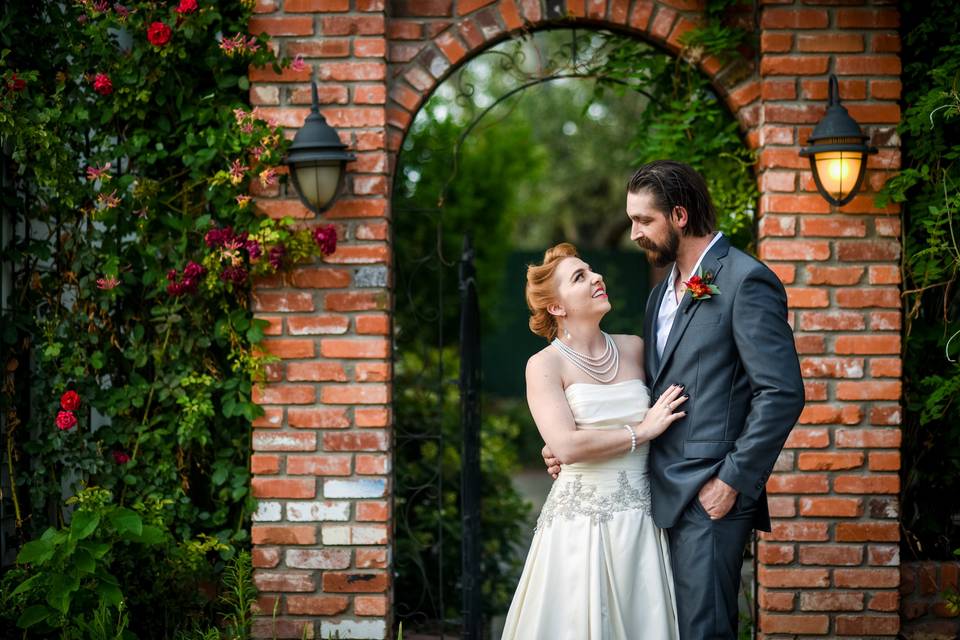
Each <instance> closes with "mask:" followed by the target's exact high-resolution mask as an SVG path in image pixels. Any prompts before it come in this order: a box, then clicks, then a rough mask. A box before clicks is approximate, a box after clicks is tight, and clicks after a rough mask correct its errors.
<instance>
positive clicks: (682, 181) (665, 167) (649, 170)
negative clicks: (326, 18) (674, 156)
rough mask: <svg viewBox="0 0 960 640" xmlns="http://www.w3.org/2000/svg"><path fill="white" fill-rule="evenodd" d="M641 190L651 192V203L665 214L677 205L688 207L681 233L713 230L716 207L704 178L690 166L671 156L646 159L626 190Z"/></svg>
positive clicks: (699, 233) (695, 234)
mask: <svg viewBox="0 0 960 640" xmlns="http://www.w3.org/2000/svg"><path fill="white" fill-rule="evenodd" d="M642 191H645V192H647V193H650V194H652V195H653V204H654V206H655V207H656V208H657V209H659V210H660V211H662V212H663V213H664V215H666V216H668V217H669V216H670V215H672V212H673V208H674V207H676V206H681V207H683V208H684V209H686V210H687V216H688V217H689V223H688V224H687V226H686V227H685V228H684V230H683V235H689V236H706V235H710V234H712V233H713V232H714V231H715V230H716V228H717V210H716V209H715V208H714V206H713V200H711V199H710V192H709V191H708V190H707V182H706V180H704V179H703V176H701V175H700V174H699V173H697V171H696V170H695V169H694V168H693V167H691V166H689V165H686V164H683V163H682V162H675V161H673V160H654V161H653V162H648V163H647V164H645V165H643V166H642V167H640V168H639V169H637V172H636V173H634V174H633V177H632V178H630V182H629V184H628V185H627V192H628V193H640V192H642Z"/></svg>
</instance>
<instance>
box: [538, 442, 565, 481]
mask: <svg viewBox="0 0 960 640" xmlns="http://www.w3.org/2000/svg"><path fill="white" fill-rule="evenodd" d="M540 455H542V456H543V464H545V465H547V473H549V474H550V475H551V476H553V479H554V480H556V479H557V478H558V477H559V476H560V459H559V458H557V457H556V456H554V455H553V451H550V447H548V446H547V445H543V449H542V450H541V451H540Z"/></svg>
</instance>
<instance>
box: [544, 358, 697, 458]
mask: <svg viewBox="0 0 960 640" xmlns="http://www.w3.org/2000/svg"><path fill="white" fill-rule="evenodd" d="M545 356H546V354H542V353H541V354H537V355H536V356H534V357H532V358H530V360H529V361H528V362H527V372H526V377H527V404H528V405H529V406H530V413H531V414H532V415H533V420H534V422H536V423H537V429H539V430H540V435H541V436H542V437H543V440H544V442H546V443H547V446H548V447H549V448H550V450H551V451H552V452H553V454H554V455H555V456H556V457H557V458H559V459H560V461H561V462H562V463H563V464H571V463H574V462H584V461H588V460H603V459H606V458H612V457H614V456H617V455H622V454H624V453H627V452H628V451H630V446H631V443H632V438H631V437H630V434H629V433H628V432H627V430H626V429H611V430H590V429H577V425H576V423H575V422H574V419H573V414H572V413H571V411H570V405H569V404H567V398H566V395H564V393H563V381H562V380H561V379H560V372H559V367H557V366H556V364H555V363H553V362H551V361H550V360H549V358H547V357H545ZM681 393H682V389H680V388H679V387H671V388H670V389H669V390H668V391H667V392H665V393H664V395H663V396H661V398H660V400H658V401H657V404H656V405H654V407H651V409H650V411H648V412H647V416H646V417H645V418H644V421H643V422H642V423H640V424H639V425H630V426H631V427H632V428H633V430H634V433H636V435H637V444H638V445H639V444H641V443H643V442H646V441H648V440H652V439H653V438H655V437H656V436H658V435H660V433H662V432H663V431H664V429H666V427H667V426H669V425H670V424H671V423H672V422H674V421H675V420H678V419H679V418H681V417H683V415H684V414H683V413H682V412H679V413H674V412H673V411H674V409H676V407H678V406H679V404H680V403H682V399H680V394H681ZM661 405H662V406H661ZM671 405H672V406H671ZM658 407H659V409H658ZM655 409H657V410H655Z"/></svg>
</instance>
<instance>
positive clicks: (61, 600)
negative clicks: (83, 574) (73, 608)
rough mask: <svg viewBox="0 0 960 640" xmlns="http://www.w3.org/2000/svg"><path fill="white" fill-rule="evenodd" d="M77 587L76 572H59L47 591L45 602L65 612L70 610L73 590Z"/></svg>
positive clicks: (77, 578) (78, 586)
mask: <svg viewBox="0 0 960 640" xmlns="http://www.w3.org/2000/svg"><path fill="white" fill-rule="evenodd" d="M79 588H80V578H79V576H77V574H76V573H72V572H71V573H68V574H63V573H61V574H59V575H57V576H56V577H55V578H54V581H53V584H52V585H51V586H50V591H49V592H47V604H49V605H50V606H51V607H53V608H54V609H56V610H57V611H59V612H60V613H64V614H65V613H67V611H69V610H70V601H71V600H72V599H73V592H74V591H76V590H77V589H79Z"/></svg>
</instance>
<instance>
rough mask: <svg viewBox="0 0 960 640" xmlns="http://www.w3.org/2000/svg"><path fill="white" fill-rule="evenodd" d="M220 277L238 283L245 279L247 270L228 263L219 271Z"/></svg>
mask: <svg viewBox="0 0 960 640" xmlns="http://www.w3.org/2000/svg"><path fill="white" fill-rule="evenodd" d="M220 279H221V280H223V281H224V282H232V283H233V284H235V285H240V284H243V282H244V281H245V280H246V279H247V270H246V269H245V268H243V267H242V266H239V265H230V266H228V267H225V268H224V269H223V271H221V272H220Z"/></svg>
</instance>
